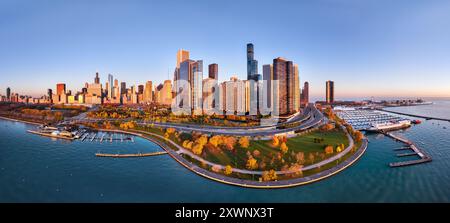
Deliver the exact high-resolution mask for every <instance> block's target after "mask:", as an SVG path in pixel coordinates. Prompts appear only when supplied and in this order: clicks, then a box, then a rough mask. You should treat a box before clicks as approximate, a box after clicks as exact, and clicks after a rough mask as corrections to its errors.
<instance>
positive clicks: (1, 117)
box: [0, 115, 44, 125]
mask: <svg viewBox="0 0 450 223" xmlns="http://www.w3.org/2000/svg"><path fill="white" fill-rule="evenodd" d="M0 119H4V120H7V121H12V122H21V123H25V124H30V125H42V124H44V123H39V122H32V121H25V120H21V119H16V118H10V117H6V116H2V115H0Z"/></svg>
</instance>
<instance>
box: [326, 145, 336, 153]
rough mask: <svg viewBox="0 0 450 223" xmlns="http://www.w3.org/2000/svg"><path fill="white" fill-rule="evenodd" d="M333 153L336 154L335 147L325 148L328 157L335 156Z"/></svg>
mask: <svg viewBox="0 0 450 223" xmlns="http://www.w3.org/2000/svg"><path fill="white" fill-rule="evenodd" d="M333 152H334V149H333V146H330V145H328V146H326V147H325V154H327V155H328V154H333Z"/></svg>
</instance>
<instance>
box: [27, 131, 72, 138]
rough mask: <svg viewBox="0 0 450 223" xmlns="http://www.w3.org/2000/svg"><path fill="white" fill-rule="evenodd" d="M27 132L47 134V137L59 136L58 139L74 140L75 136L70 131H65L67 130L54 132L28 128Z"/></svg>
mask: <svg viewBox="0 0 450 223" xmlns="http://www.w3.org/2000/svg"><path fill="white" fill-rule="evenodd" d="M27 132H29V133H33V134H37V135H41V136H47V137H51V138H58V139H68V140H73V139H74V137H73V135H72V133H70V132H65V131H62V132H60V131H53V132H48V131H41V130H37V131H34V130H27Z"/></svg>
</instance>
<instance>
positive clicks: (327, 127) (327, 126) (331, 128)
mask: <svg viewBox="0 0 450 223" xmlns="http://www.w3.org/2000/svg"><path fill="white" fill-rule="evenodd" d="M321 129H322V130H323V131H330V130H333V129H334V125H333V124H331V123H327V124H325V125H323V126H322V127H321Z"/></svg>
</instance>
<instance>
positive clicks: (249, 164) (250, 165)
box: [246, 157, 258, 170]
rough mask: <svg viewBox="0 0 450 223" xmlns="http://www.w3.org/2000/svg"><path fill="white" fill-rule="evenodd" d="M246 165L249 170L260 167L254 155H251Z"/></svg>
mask: <svg viewBox="0 0 450 223" xmlns="http://www.w3.org/2000/svg"><path fill="white" fill-rule="evenodd" d="M246 167H247V169H249V170H254V169H256V168H258V161H257V160H256V159H255V158H253V157H249V158H248V160H247V165H246Z"/></svg>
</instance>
